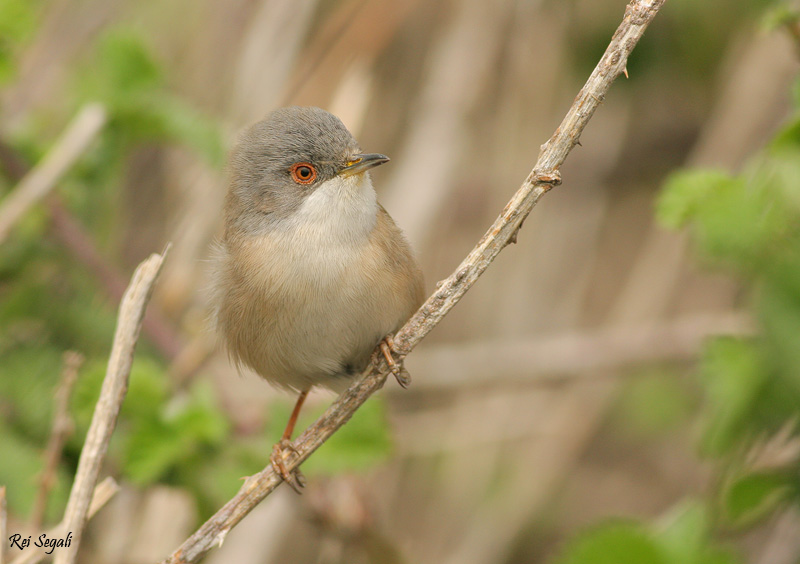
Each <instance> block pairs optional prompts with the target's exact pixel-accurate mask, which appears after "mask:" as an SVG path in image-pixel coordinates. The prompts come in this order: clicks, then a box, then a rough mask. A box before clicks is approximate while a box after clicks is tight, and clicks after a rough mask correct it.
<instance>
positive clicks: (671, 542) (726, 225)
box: [556, 82, 800, 564]
mask: <svg viewBox="0 0 800 564" xmlns="http://www.w3.org/2000/svg"><path fill="white" fill-rule="evenodd" d="M797 92H800V82H798V83H797V87H796V88H795V93H796V94H795V105H796V107H797V110H796V112H795V115H794V116H792V117H791V118H790V119H789V121H788V123H787V124H786V126H785V127H784V128H783V129H782V130H781V131H779V132H778V133H777V134H776V136H775V138H774V139H773V141H772V142H771V143H770V144H769V145H768V146H767V147H766V148H765V149H764V150H763V151H762V152H761V153H760V154H759V155H757V156H756V157H755V158H753V159H752V160H751V161H750V162H749V163H747V164H746V165H745V166H744V167H743V168H742V169H741V171H740V172H739V173H738V174H730V173H727V172H724V171H719V170H702V169H689V170H681V171H678V172H676V173H674V174H673V175H672V176H671V177H670V178H669V179H668V180H667V181H666V183H665V186H664V189H663V191H662V194H661V197H660V200H659V203H658V208H657V216H658V219H659V220H660V221H661V223H662V224H663V225H665V226H667V227H669V228H672V229H686V230H688V231H689V233H690V235H691V240H692V242H693V245H694V248H695V250H696V252H697V254H698V256H699V257H700V259H701V260H702V261H703V262H704V263H705V264H706V265H707V266H708V267H709V268H713V269H716V270H721V271H724V272H727V273H729V274H731V275H732V276H735V277H736V278H738V279H739V280H740V281H741V285H742V287H743V288H744V289H745V292H746V293H745V296H746V304H747V305H748V307H749V309H751V310H752V313H753V317H754V318H755V319H756V320H757V327H758V329H757V332H756V334H754V335H753V336H752V337H746V338H744V337H736V338H734V337H729V336H720V337H718V338H714V339H711V340H710V341H709V342H708V343H707V344H706V346H705V350H704V353H703V357H702V359H701V362H700V363H699V367H698V370H697V376H698V378H697V380H696V382H697V385H698V386H699V387H700V390H701V393H702V395H703V398H704V402H703V405H702V406H701V408H700V410H699V411H700V414H699V417H700V419H701V423H702V434H701V437H700V441H699V442H700V452H701V454H702V455H703V456H705V457H707V458H709V459H711V460H713V461H714V467H715V469H716V470H715V473H716V477H715V480H714V482H715V483H716V484H718V485H717V487H716V488H712V491H711V492H709V494H708V496H707V497H706V498H699V499H695V500H690V501H687V502H686V503H684V504H682V505H681V506H680V507H679V508H678V509H677V510H676V511H675V512H673V514H672V515H671V516H670V518H669V519H668V521H669V522H668V524H667V525H666V526H650V525H645V524H643V523H640V522H635V521H625V522H619V521H613V522H610V523H605V524H601V525H599V526H597V527H595V528H593V529H591V530H588V531H586V532H584V533H583V534H581V535H579V536H578V537H577V538H576V539H574V540H573V541H571V542H570V543H568V544H567V546H566V547H565V549H564V551H563V554H562V555H561V558H560V559H558V560H556V561H557V562H558V563H559V564H590V563H591V564H597V563H601V562H614V563H615V564H619V563H623V562H631V563H633V562H636V563H637V564H643V563H653V564H656V563H658V564H662V563H663V564H671V563H675V564H678V563H680V564H685V563H695V562H696V563H698V564H700V563H702V564H708V563H720V564H724V563H735V562H741V560H740V559H739V558H738V557H737V556H736V555H735V554H734V553H732V552H730V551H729V550H728V549H727V548H726V547H725V546H724V543H723V541H722V540H721V539H723V538H725V535H726V534H727V533H729V532H731V531H736V530H741V529H746V528H749V527H752V526H755V525H758V524H760V523H763V522H764V521H765V520H766V519H768V518H769V517H770V516H772V515H774V514H775V513H776V512H778V511H780V510H782V509H785V508H786V507H787V505H789V504H792V505H794V506H795V507H796V508H800V459H798V458H797V457H794V458H791V457H790V460H781V461H780V462H777V463H776V462H773V463H768V462H762V463H761V464H757V463H754V462H753V460H754V458H755V459H757V456H756V455H755V454H754V453H758V452H759V450H758V448H759V447H760V446H761V447H763V444H764V443H765V442H766V441H767V440H769V439H770V438H773V440H778V442H779V444H778V445H777V448H780V443H784V444H785V443H786V442H787V441H789V440H791V439H792V438H795V439H797V438H798V435H800V427H798V421H800V96H798V95H797ZM664 386H666V388H665V389H662V388H664ZM675 392H676V388H675V387H674V385H672V384H670V385H667V384H664V383H663V381H662V383H661V384H655V383H654V380H652V379H651V378H646V379H644V380H641V381H639V382H638V383H635V384H634V385H632V386H628V387H627V390H626V392H625V394H626V396H630V398H628V399H627V400H626V399H625V396H623V402H622V405H623V408H624V407H625V406H631V405H640V406H641V405H644V406H647V407H646V408H645V409H647V410H648V411H649V410H650V406H653V405H657V404H658V403H659V402H654V401H652V398H653V397H654V396H662V397H664V398H665V400H666V401H667V404H668V405H667V406H666V407H665V409H666V412H667V415H666V416H667V417H669V416H671V415H670V414H671V413H675V412H680V411H681V410H683V407H682V406H681V405H680V402H679V401H678V402H677V404H678V407H675V404H676V399H675ZM648 398H649V399H648ZM640 400H641V401H640ZM662 411H663V410H662ZM626 413H627V414H628V415H631V414H634V415H637V414H639V415H641V413H640V411H637V410H628V411H626ZM662 415H663V414H662ZM637 416H638V415H637ZM650 416H652V417H653V418H655V419H656V421H655V423H658V413H656V414H650ZM667 421H668V420H667ZM646 422H647V421H646ZM649 423H652V421H650V422H649ZM774 437H779V438H778V439H774Z"/></svg>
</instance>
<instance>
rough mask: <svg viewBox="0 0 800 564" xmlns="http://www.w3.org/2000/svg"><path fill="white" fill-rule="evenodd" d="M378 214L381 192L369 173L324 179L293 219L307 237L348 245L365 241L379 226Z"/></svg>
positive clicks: (294, 227)
mask: <svg viewBox="0 0 800 564" xmlns="http://www.w3.org/2000/svg"><path fill="white" fill-rule="evenodd" d="M377 214H378V199H377V195H376V194H375V190H374V189H373V188H372V181H371V180H370V177H369V174H366V173H365V174H358V175H353V176H348V177H342V176H335V177H333V178H332V179H330V180H327V181H325V182H323V183H322V184H321V185H320V186H319V187H317V189H316V190H314V191H313V192H312V193H311V194H309V195H308V196H307V197H306V198H305V200H303V203H302V204H301V205H300V208H299V209H298V210H297V211H295V213H294V214H292V216H291V218H290V219H289V222H290V223H291V227H292V228H293V229H296V230H298V231H300V232H302V234H301V236H303V237H305V238H307V239H310V240H317V241H319V242H320V243H321V244H323V245H325V243H326V242H327V243H332V244H337V245H342V244H345V245H346V244H348V243H349V244H354V243H357V242H358V243H361V242H363V241H365V240H366V237H367V236H368V235H369V234H370V233H371V232H372V230H373V229H374V228H375V222H376V218H377ZM299 235H300V234H299Z"/></svg>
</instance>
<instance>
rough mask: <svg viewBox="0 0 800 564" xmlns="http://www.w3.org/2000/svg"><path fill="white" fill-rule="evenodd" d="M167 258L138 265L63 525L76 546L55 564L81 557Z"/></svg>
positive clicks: (154, 258) (152, 258) (122, 308)
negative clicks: (105, 461) (99, 481)
mask: <svg viewBox="0 0 800 564" xmlns="http://www.w3.org/2000/svg"><path fill="white" fill-rule="evenodd" d="M165 255H166V251H165V252H164V253H163V254H161V255H158V254H153V255H150V257H149V258H147V259H145V260H144V261H143V262H142V263H141V264H140V265H139V267H138V268H137V269H136V272H134V274H133V279H132V280H131V284H130V286H128V289H127V290H126V291H125V296H124V297H123V298H122V303H121V304H120V306H119V318H118V321H117V330H116V333H115V335H114V344H113V346H112V348H111V356H110V357H109V360H108V369H107V371H106V376H105V379H104V380H103V387H102V389H101V391H100V398H99V399H98V400H97V406H96V407H95V411H94V415H93V416H92V423H91V425H90V426H89V431H88V433H87V434H86V441H85V442H84V445H83V449H82V450H81V457H80V460H79V461H78V471H77V473H76V475H75V481H74V482H73V484H72V491H71V492H70V495H69V501H68V502H67V509H66V511H65V513H64V519H63V521H62V523H63V524H64V527H65V530H67V531H70V532H71V533H72V535H73V544H72V546H70V547H69V548H67V549H65V550H59V551H58V552H57V553H56V557H55V560H54V562H55V564H73V563H74V562H75V560H76V558H77V555H78V548H79V546H80V543H81V535H82V533H83V529H84V527H85V525H86V519H87V513H88V511H89V503H90V501H91V498H92V492H93V491H94V487H95V484H96V483H97V476H98V474H99V473H100V466H101V464H102V463H103V459H104V458H105V454H106V450H107V449H108V442H109V440H110V439H111V434H112V433H113V432H114V427H115V426H116V423H117V416H118V415H119V410H120V407H121V405H122V401H123V400H124V399H125V393H126V392H127V391H128V376H129V375H130V371H131V365H132V364H133V351H134V348H135V347H136V340H137V339H138V338H139V331H140V330H141V327H142V319H143V318H144V311H145V307H146V306H147V302H148V301H149V300H150V295H151V294H152V291H153V286H154V284H155V281H156V278H157V277H158V273H159V271H160V270H161V265H162V264H163V262H164V256H165Z"/></svg>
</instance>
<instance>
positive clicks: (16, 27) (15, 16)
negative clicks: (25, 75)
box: [0, 0, 41, 85]
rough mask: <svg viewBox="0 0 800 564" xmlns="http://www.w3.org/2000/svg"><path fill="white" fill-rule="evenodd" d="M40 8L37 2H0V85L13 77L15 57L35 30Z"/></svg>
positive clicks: (20, 0)
mask: <svg viewBox="0 0 800 564" xmlns="http://www.w3.org/2000/svg"><path fill="white" fill-rule="evenodd" d="M40 7H41V2H40V1H37V0H0V85H2V84H5V83H7V82H9V81H10V80H12V79H13V78H14V77H15V75H16V57H17V55H18V52H19V50H20V48H21V47H22V46H23V45H24V44H25V42H26V41H27V40H28V38H30V37H31V36H32V35H33V32H34V31H35V29H36V25H37V24H38V21H39V18H38V16H39V8H40Z"/></svg>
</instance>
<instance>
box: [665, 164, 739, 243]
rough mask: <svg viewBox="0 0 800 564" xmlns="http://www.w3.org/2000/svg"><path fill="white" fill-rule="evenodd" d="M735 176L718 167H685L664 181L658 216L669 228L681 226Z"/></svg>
mask: <svg viewBox="0 0 800 564" xmlns="http://www.w3.org/2000/svg"><path fill="white" fill-rule="evenodd" d="M732 181H733V179H732V178H731V177H730V176H729V175H728V174H726V173H724V172H722V171H717V170H702V169H698V170H683V171H679V172H676V173H674V174H672V175H671V176H670V177H669V178H667V181H666V182H665V184H664V188H663V190H662V192H661V195H660V196H659V198H658V202H657V205H656V217H657V219H658V220H659V221H660V222H661V223H662V225H664V226H666V227H670V228H672V229H675V228H678V227H681V226H682V225H684V224H685V223H686V222H687V221H690V220H692V219H693V218H694V217H695V216H696V214H697V211H698V209H699V207H700V206H701V205H703V204H704V203H705V202H706V201H707V200H708V199H709V198H711V197H712V196H713V195H714V194H715V193H716V192H718V191H719V190H722V189H724V188H725V187H726V186H727V185H729V184H730V183H731V182H732Z"/></svg>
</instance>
